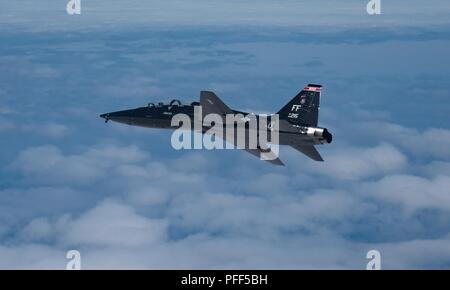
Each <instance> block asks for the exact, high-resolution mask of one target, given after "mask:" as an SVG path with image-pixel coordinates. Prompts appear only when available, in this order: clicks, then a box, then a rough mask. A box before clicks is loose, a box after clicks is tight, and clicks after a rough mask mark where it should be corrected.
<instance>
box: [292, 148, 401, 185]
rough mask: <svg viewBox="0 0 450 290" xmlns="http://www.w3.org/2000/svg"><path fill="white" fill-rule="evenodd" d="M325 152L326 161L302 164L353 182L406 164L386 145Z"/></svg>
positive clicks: (316, 172)
mask: <svg viewBox="0 0 450 290" xmlns="http://www.w3.org/2000/svg"><path fill="white" fill-rule="evenodd" d="M319 149H320V148H319ZM328 152H329V153H328V154H327V155H326V156H325V157H324V158H325V159H326V162H323V163H317V162H313V161H309V160H308V161H307V162H306V163H305V170H307V171H308V172H311V173H315V174H319V175H325V176H328V177H330V178H333V179H341V180H350V181H351V180H353V181H356V180H360V179H364V178H368V177H375V176H381V175H385V174H389V173H393V172H398V171H399V170H401V169H403V168H404V167H405V166H406V164H407V159H406V157H405V156H404V155H403V154H402V153H401V152H400V151H399V150H398V149H397V148H395V147H394V146H392V145H390V144H381V145H378V146H376V147H372V148H364V147H362V148H358V147H351V146H348V147H341V148H337V149H331V150H330V151H328ZM297 154H300V153H297Z"/></svg>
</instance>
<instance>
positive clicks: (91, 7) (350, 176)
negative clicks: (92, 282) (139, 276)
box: [0, 0, 450, 269]
mask: <svg viewBox="0 0 450 290" xmlns="http://www.w3.org/2000/svg"><path fill="white" fill-rule="evenodd" d="M334 2H335V1H324V0H321V1H314V2H312V1H311V2H301V1H260V2H258V3H259V4H258V5H255V4H254V2H252V1H142V0H141V1H138V0H132V1H127V2H126V4H125V3H123V1H82V15H80V16H69V15H67V14H66V12H65V5H64V3H63V4H55V2H54V1H38V2H36V1H8V2H5V1H4V3H2V4H1V5H2V6H1V9H0V136H1V138H0V146H1V149H2V150H1V153H0V268H57V269H62V268H64V267H65V264H66V262H67V261H66V259H65V254H66V252H67V251H68V250H71V249H77V250H79V251H80V252H81V255H82V267H84V268H151V269H160V268H164V269H167V268H168V269H171V268H281V269H284V268H289V269H291V268H293V269H302V268H321V269H323V268H325V269H329V268H344V269H347V268H352V269H364V268H365V265H366V263H367V260H366V258H365V256H366V253H367V251H368V250H370V249H378V250H379V251H380V252H381V255H382V267H383V268H448V267H449V266H450V246H449V245H450V235H449V232H450V223H449V222H448V221H449V220H450V191H449V188H450V175H449V172H450V149H449V148H450V128H449V125H448V112H449V109H450V101H449V95H450V81H449V77H448V76H449V75H450V66H449V63H450V57H449V55H448V48H449V45H450V23H449V21H448V13H449V12H450V11H449V10H450V7H449V5H448V3H446V1H427V2H426V3H425V1H408V2H407V3H404V2H405V1H389V3H387V1H382V15H379V16H369V15H367V13H366V11H365V3H364V1H348V2H347V3H346V4H345V5H344V4H336V3H334ZM385 2H386V3H385ZM310 82H312V83H320V84H323V85H324V92H323V96H322V108H321V113H320V123H321V125H323V126H325V127H328V128H329V129H330V131H331V132H332V133H333V134H334V142H333V143H332V144H331V145H329V146H323V147H320V148H319V150H320V151H321V153H322V154H323V156H324V159H325V160H326V162H324V163H320V164H317V163H314V162H312V161H310V160H308V159H306V157H304V156H302V155H301V154H298V152H295V151H293V150H291V149H289V148H282V149H281V153H280V158H281V159H282V160H283V161H285V163H286V167H284V168H278V167H274V166H271V165H270V164H265V163H263V162H261V161H259V160H257V159H256V158H254V157H252V156H247V155H248V154H245V153H242V152H238V151H234V150H231V151H229V150H227V151H175V150H173V149H172V148H171V146H170V132H168V131H162V130H147V129H141V128H133V127H128V126H124V125H120V124H111V123H108V124H107V125H105V124H104V123H103V122H102V120H101V119H100V118H99V117H98V115H99V114H100V113H105V112H109V111H113V110H118V109H122V108H133V107H138V106H142V105H144V104H146V103H147V102H157V101H167V100H171V99H172V98H178V99H180V100H182V101H184V102H191V101H194V100H198V97H199V91H200V90H205V89H209V90H214V91H215V92H216V93H217V94H218V95H219V96H221V98H222V99H223V100H224V101H225V102H226V103H227V104H229V105H230V106H231V107H234V108H239V109H244V110H252V111H256V112H274V111H277V110H278V109H279V108H280V107H282V106H283V105H284V104H285V103H287V102H288V101H289V100H290V99H291V98H292V97H293V96H294V95H295V94H296V93H298V91H299V90H300V89H301V88H302V87H303V86H304V85H305V84H306V83H310Z"/></svg>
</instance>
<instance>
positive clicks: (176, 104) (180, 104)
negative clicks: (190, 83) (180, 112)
mask: <svg viewBox="0 0 450 290" xmlns="http://www.w3.org/2000/svg"><path fill="white" fill-rule="evenodd" d="M199 105H200V103H199V102H192V103H191V106H199ZM163 106H170V107H172V106H180V107H181V106H184V105H183V104H182V103H181V101H180V100H177V99H173V100H172V101H170V103H168V104H165V103H163V102H158V104H157V105H155V104H154V103H148V104H147V107H149V108H161V107H163Z"/></svg>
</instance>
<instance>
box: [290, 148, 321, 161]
mask: <svg viewBox="0 0 450 290" xmlns="http://www.w3.org/2000/svg"><path fill="white" fill-rule="evenodd" d="M291 147H292V148H295V149H296V150H298V151H300V152H302V153H303V154H305V155H306V156H308V157H309V158H311V159H312V160H315V161H323V158H322V156H320V153H319V152H318V151H317V149H316V147H314V145H303V144H302V145H298V144H295V145H291Z"/></svg>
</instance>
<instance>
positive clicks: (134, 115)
mask: <svg viewBox="0 0 450 290" xmlns="http://www.w3.org/2000/svg"><path fill="white" fill-rule="evenodd" d="M321 88H322V86H321V85H315V84H308V85H307V86H306V87H305V88H304V89H303V90H302V91H301V92H300V93H298V94H297V95H296V96H295V97H294V98H293V99H292V100H291V101H290V102H289V103H288V104H287V105H285V106H284V107H283V108H281V110H280V111H278V113H277V115H278V118H279V122H278V123H279V126H277V127H278V132H277V133H278V134H279V135H278V136H279V144H278V145H288V146H291V147H293V148H295V149H296V150H298V151H300V152H301V153H303V154H305V155H306V156H308V157H309V158H311V159H313V160H316V161H323V159H322V157H321V156H320V154H319V152H318V151H317V150H316V148H315V147H314V146H315V145H319V144H329V143H331V141H332V135H331V133H330V132H329V131H328V130H327V129H326V128H321V127H318V124H317V123H318V118H319V103H320V94H321ZM196 107H201V111H202V115H203V116H206V115H207V114H218V115H220V116H223V117H225V116H226V115H230V114H233V115H237V114H242V115H243V116H250V115H251V116H255V117H256V119H259V118H261V116H262V115H254V114H249V113H245V112H242V111H237V110H233V109H230V108H229V107H228V106H227V105H226V104H225V103H224V102H222V100H220V99H219V97H217V96H216V94H214V93H213V92H209V91H202V92H201V93H200V102H193V103H191V104H190V105H183V104H181V102H180V101H178V100H172V101H171V102H170V103H169V104H164V103H158V104H157V105H155V104H153V103H150V104H148V106H145V107H140V108H136V109H131V110H124V111H117V112H111V113H106V114H102V115H100V117H102V118H104V119H105V122H108V121H109V120H111V121H115V122H119V123H124V124H128V125H134V126H141V127H147V128H163V129H176V128H177V127H176V126H175V127H174V126H172V125H171V124H172V117H173V116H176V115H177V114H185V115H187V116H189V118H190V120H191V121H192V123H195V122H196V120H195V118H198V117H197V116H196V115H195V114H194V112H195V111H196V109H195V108H196ZM265 117H266V118H268V121H267V124H271V121H270V118H271V117H273V115H272V116H265ZM200 118H201V117H200ZM224 119H225V118H224ZM242 119H247V118H242ZM201 124H202V125H200V127H199V128H200V130H199V131H201V132H202V133H206V134H208V129H210V128H211V126H205V125H204V124H203V123H201ZM224 124H225V123H224ZM246 128H247V129H248V127H246ZM192 129H193V130H194V128H192ZM265 130H267V132H268V134H269V135H271V133H272V131H273V128H271V126H270V125H269V126H267V128H265ZM222 136H223V137H222ZM231 136H232V137H229V134H226V133H225V134H223V135H221V137H222V139H224V140H225V141H226V142H228V143H231V144H233V146H235V147H237V148H238V149H243V150H246V151H247V152H249V153H251V154H253V155H255V156H257V157H261V156H262V154H263V153H266V152H267V150H266V152H265V150H264V149H263V148H262V147H260V146H259V145H258V146H257V147H256V148H246V147H242V146H241V147H239V146H238V145H236V144H247V143H237V137H236V135H235V134H232V135H231ZM245 136H247V134H246V135H245ZM269 142H270V141H269ZM261 159H263V158H261ZM263 160H266V161H269V162H270V163H272V164H275V165H284V164H283V162H282V161H281V160H280V159H279V158H278V156H273V158H265V159H263Z"/></svg>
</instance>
